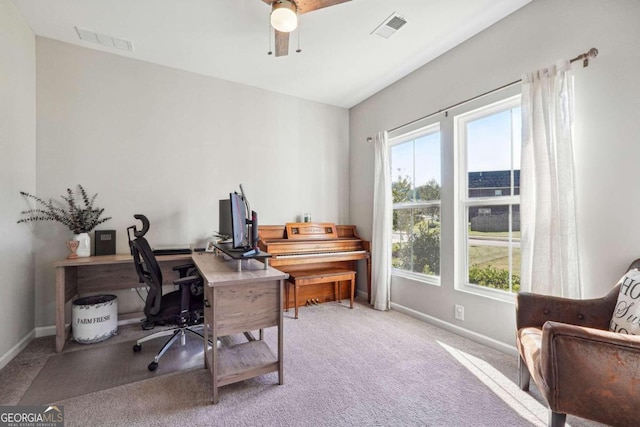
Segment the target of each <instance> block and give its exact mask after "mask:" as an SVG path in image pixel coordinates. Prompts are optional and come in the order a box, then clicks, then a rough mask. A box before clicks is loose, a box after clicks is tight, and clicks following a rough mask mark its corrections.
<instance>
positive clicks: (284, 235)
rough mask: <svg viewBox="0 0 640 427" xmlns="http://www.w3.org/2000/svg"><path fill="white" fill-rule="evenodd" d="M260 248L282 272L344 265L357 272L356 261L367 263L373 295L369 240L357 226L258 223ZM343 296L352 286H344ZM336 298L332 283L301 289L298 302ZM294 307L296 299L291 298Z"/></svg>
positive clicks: (367, 278)
mask: <svg viewBox="0 0 640 427" xmlns="http://www.w3.org/2000/svg"><path fill="white" fill-rule="evenodd" d="M258 236H259V239H260V240H259V242H258V246H259V247H260V250H262V251H265V252H268V253H269V254H270V255H271V258H270V259H269V265H270V266H272V267H274V268H277V269H278V270H280V271H283V272H286V273H289V272H293V271H303V270H318V269H324V268H326V269H331V268H344V269H348V270H353V271H357V262H358V261H364V262H365V263H366V268H365V272H366V276H367V277H366V280H367V293H368V294H369V295H370V294H371V255H370V243H369V242H368V241H366V240H364V239H362V238H360V237H359V236H358V235H357V233H356V226H355V225H335V224H333V223H313V222H301V223H299V222H297V223H287V224H285V225H259V226H258ZM341 290H342V294H341V295H340V298H341V299H348V298H349V294H348V292H349V286H342V287H341ZM316 299H317V300H318V301H319V302H328V301H334V300H335V296H334V286H333V284H332V283H324V284H318V285H309V286H305V287H301V288H300V295H299V297H298V305H305V304H306V302H307V300H314V301H315V300H316ZM289 307H293V298H292V297H291V296H290V298H289Z"/></svg>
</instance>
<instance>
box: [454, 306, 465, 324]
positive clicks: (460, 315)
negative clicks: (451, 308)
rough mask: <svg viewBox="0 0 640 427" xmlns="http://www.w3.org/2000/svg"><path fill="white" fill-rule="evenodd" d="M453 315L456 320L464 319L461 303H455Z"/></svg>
mask: <svg viewBox="0 0 640 427" xmlns="http://www.w3.org/2000/svg"><path fill="white" fill-rule="evenodd" d="M455 317H456V319H458V320H464V307H463V306H461V305H458V304H456V305H455Z"/></svg>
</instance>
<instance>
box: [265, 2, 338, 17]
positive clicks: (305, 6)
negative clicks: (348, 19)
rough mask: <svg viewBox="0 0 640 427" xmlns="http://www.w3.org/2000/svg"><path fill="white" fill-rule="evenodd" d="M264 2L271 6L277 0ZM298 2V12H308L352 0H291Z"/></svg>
mask: <svg viewBox="0 0 640 427" xmlns="http://www.w3.org/2000/svg"><path fill="white" fill-rule="evenodd" d="M262 1H263V2H264V3H266V4H268V5H269V6H271V5H272V4H273V3H275V2H276V0H262ZM289 1H292V2H293V3H295V4H296V6H297V8H298V13H300V14H302V13H308V12H313V11H314V10H318V9H323V8H325V7H329V6H335V5H337V4H340V3H346V2H348V1H351V0H289Z"/></svg>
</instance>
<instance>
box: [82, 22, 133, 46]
mask: <svg viewBox="0 0 640 427" xmlns="http://www.w3.org/2000/svg"><path fill="white" fill-rule="evenodd" d="M75 28H76V31H77V32H78V37H80V40H84V41H86V42H91V43H97V44H99V45H102V46H105V47H110V48H115V49H120V50H126V51H128V52H133V42H130V41H129V40H123V39H118V38H115V37H111V36H107V35H104V34H98V33H94V32H93V31H89V30H85V29H82V28H78V27H75Z"/></svg>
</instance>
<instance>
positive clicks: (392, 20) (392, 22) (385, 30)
mask: <svg viewBox="0 0 640 427" xmlns="http://www.w3.org/2000/svg"><path fill="white" fill-rule="evenodd" d="M406 23H407V19H406V18H404V17H402V16H400V15H398V14H397V13H396V12H393V13H392V14H391V16H389V17H388V18H387V19H385V20H384V21H383V22H382V24H380V25H378V27H376V29H375V30H373V31H372V32H371V34H377V35H379V36H380V37H384V38H385V39H388V38H389V37H391V36H392V35H394V34H395V33H396V31H398V30H399V29H400V28H402V27H404V24H406Z"/></svg>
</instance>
